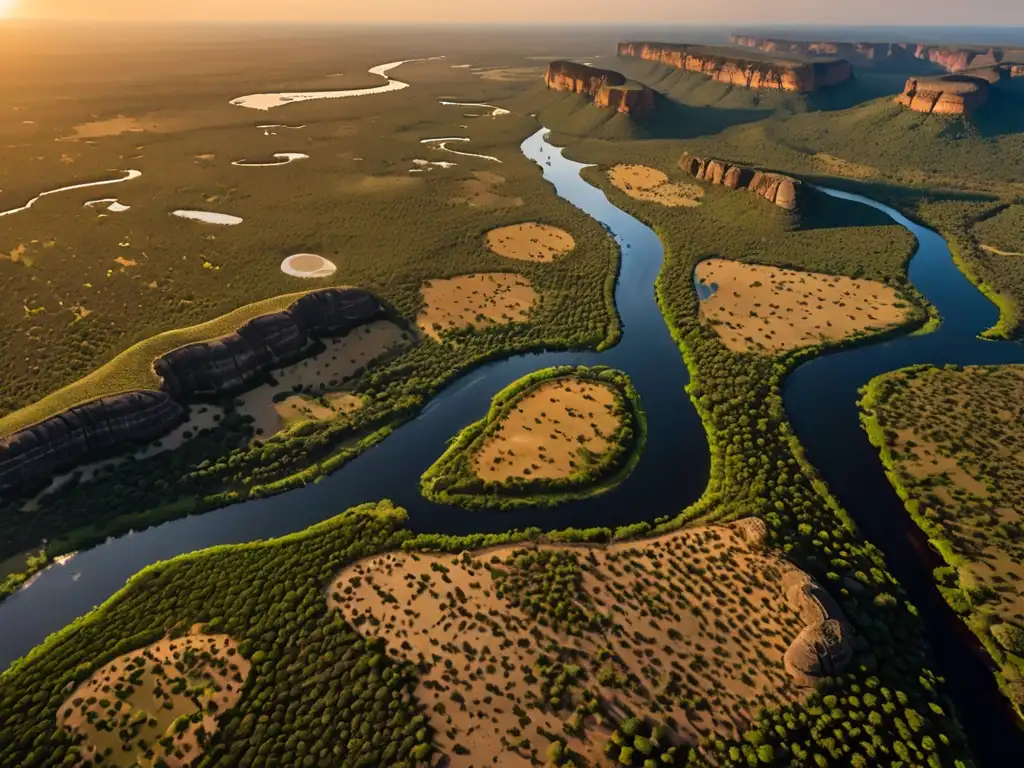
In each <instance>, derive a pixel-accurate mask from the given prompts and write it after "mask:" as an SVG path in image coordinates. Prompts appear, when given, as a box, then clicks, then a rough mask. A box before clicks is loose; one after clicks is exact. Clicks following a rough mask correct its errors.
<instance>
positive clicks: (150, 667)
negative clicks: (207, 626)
mask: <svg viewBox="0 0 1024 768" xmlns="http://www.w3.org/2000/svg"><path fill="white" fill-rule="evenodd" d="M249 670H250V664H249V662H248V661H247V660H246V659H244V658H242V656H241V655H240V654H239V653H238V652H237V644H236V643H235V641H234V640H232V639H231V638H230V637H228V636H227V635H204V634H190V635H187V636H185V637H180V638H177V639H171V638H164V639H163V640H160V641H158V642H156V643H154V644H153V645H150V646H146V647H145V648H140V649H139V650H136V651H131V652H130V653H126V654H124V655H122V656H118V657H117V658H116V659H114V660H113V661H111V662H110V663H108V664H105V665H104V666H103V667H101V668H100V669H98V670H97V671H96V672H94V673H93V674H92V676H91V677H90V678H89V679H88V680H86V681H85V682H84V683H82V684H81V685H80V686H78V688H76V689H75V691H74V692H73V693H72V694H71V695H70V696H69V697H68V698H67V700H66V701H65V702H64V705H63V706H62V707H61V711H60V712H59V713H58V714H57V724H58V726H60V727H62V728H64V729H66V730H68V731H69V732H71V733H75V734H79V735H81V736H84V739H85V741H84V744H83V749H82V756H83V757H85V758H87V759H91V760H95V759H96V757H97V754H98V753H104V752H107V753H108V755H107V758H106V761H105V762H104V764H105V765H117V766H133V765H136V764H143V765H145V764H150V763H152V762H153V760H154V758H147V757H146V752H147V748H145V747H143V746H142V745H141V743H142V742H143V741H144V742H145V743H146V744H147V745H149V748H151V749H153V750H154V752H155V755H156V757H162V758H163V760H164V761H165V762H166V764H167V765H168V766H170V768H179V766H185V765H189V764H191V763H192V762H193V761H195V760H196V758H198V757H199V755H200V754H202V749H201V747H200V746H199V741H198V731H199V729H203V730H204V731H205V732H206V734H208V735H209V734H213V733H216V731H217V716H218V715H219V714H221V713H223V712H225V711H226V710H229V709H231V708H232V707H234V706H235V704H236V703H237V702H238V700H239V698H241V695H242V687H243V686H244V685H245V680H246V678H247V677H248V676H249ZM192 716H195V717H196V720H197V722H191V720H189V719H188V718H190V717H192ZM179 718H180V719H179ZM107 726H109V727H107ZM122 731H126V732H127V733H126V735H128V738H127V739H125V740H124V741H122V736H121V732H122ZM129 734H130V735H129ZM164 736H170V737H171V738H172V739H173V747H172V748H171V750H170V752H167V751H166V750H165V748H164V747H163V746H162V745H160V744H158V743H157V742H158V740H159V739H162V738H163V737H164ZM125 744H128V745H130V747H129V749H127V750H125V749H123V745H125Z"/></svg>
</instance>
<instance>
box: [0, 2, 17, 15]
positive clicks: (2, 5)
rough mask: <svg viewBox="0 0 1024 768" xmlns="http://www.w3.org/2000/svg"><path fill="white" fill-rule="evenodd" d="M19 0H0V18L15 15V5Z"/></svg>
mask: <svg viewBox="0 0 1024 768" xmlns="http://www.w3.org/2000/svg"><path fill="white" fill-rule="evenodd" d="M17 2H18V0H0V19H6V18H7V17H8V16H13V15H14V14H13V11H14V6H15V4H16V3H17Z"/></svg>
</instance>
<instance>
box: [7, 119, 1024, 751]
mask: <svg viewBox="0 0 1024 768" xmlns="http://www.w3.org/2000/svg"><path fill="white" fill-rule="evenodd" d="M546 133H547V131H546V130H543V129H542V130H540V131H538V132H537V133H535V134H534V135H532V136H531V137H530V138H528V139H527V140H526V141H525V142H523V145H522V151H523V153H524V155H525V156H526V157H528V158H530V159H531V160H534V161H535V162H537V163H538V164H539V165H540V166H541V168H542V170H543V173H544V178H545V179H547V180H548V181H550V182H551V183H552V184H553V185H554V187H555V189H556V191H557V192H558V194H559V195H560V196H562V197H563V198H565V199H567V200H568V201H570V202H571V203H573V204H574V205H576V206H577V207H578V208H580V209H581V210H583V211H585V212H586V213H588V214H589V215H590V216H592V217H594V218H595V219H596V220H597V221H599V222H600V223H601V224H603V225H604V226H605V227H606V228H607V229H608V230H609V231H610V232H611V233H612V234H613V235H614V237H615V239H616V241H617V243H618V244H619V247H620V248H621V249H622V253H623V254H624V256H623V259H622V264H621V268H620V274H619V279H618V282H617V285H616V290H615V301H616V305H617V308H618V311H619V315H620V317H621V319H622V324H623V336H622V340H621V342H620V343H619V344H618V345H616V346H615V347H613V348H611V349H609V350H606V351H604V352H602V353H596V352H544V353H536V354H524V355H517V356H514V357H511V358H508V359H505V360H501V361H497V362H493V363H489V364H487V365H484V366H482V367H480V368H476V369H474V370H473V371H472V372H470V373H468V374H466V375H465V376H463V377H462V378H460V379H459V380H458V381H456V382H455V383H453V384H452V385H451V386H449V387H448V388H447V389H445V390H444V391H443V392H442V393H441V394H439V395H438V396H437V397H435V398H434V399H433V400H431V401H430V403H429V404H428V405H427V406H426V407H425V408H424V409H423V411H422V412H421V414H420V415H419V416H417V418H415V419H413V420H412V421H410V422H408V423H407V424H405V425H403V426H402V427H400V428H399V429H397V430H395V432H394V434H392V436H391V437H390V438H388V439H387V440H385V441H384V442H383V443H381V444H379V445H377V446H375V447H374V448H372V449H370V450H368V451H366V452H365V453H363V454H362V455H361V456H359V457H358V458H356V459H354V460H353V461H351V462H350V463H349V464H348V465H346V466H345V467H343V468H342V469H341V470H339V471H338V472H336V473H334V474H332V475H330V476H329V477H327V478H325V479H324V480H323V481H322V482H320V483H316V484H313V485H309V486H306V487H304V488H300V489H297V490H294V491H291V492H289V493H286V494H283V495H280V496H276V497H271V498H266V499H257V500H253V501H248V502H245V503H243V504H238V505H235V506H231V507H227V508H224V509H220V510H216V511H214V512H209V513H207V514H204V515H201V516H196V517H188V518H183V519H181V520H176V521H173V522H170V523H165V524H163V525H160V526H157V527H155V528H151V529H149V530H146V531H143V532H140V533H134V534H130V535H127V536H123V537H120V538H117V539H111V540H109V541H107V542H106V543H105V544H102V545H100V546H98V547H94V548H93V549H90V550H88V551H85V552H82V553H80V554H78V555H76V556H75V557H73V558H71V559H70V560H68V561H66V562H64V563H62V564H55V565H53V566H51V567H50V568H48V569H46V570H45V571H43V572H42V573H41V574H40V575H39V576H38V577H37V578H36V579H35V580H34V581H33V582H32V583H31V585H30V586H28V587H26V588H24V589H22V590H21V591H19V592H18V593H16V594H14V595H12V596H11V597H9V598H8V599H7V600H6V601H4V602H3V603H0V626H2V627H3V628H4V632H3V634H2V635H0V666H2V667H6V666H7V665H8V664H9V663H10V662H11V661H12V660H14V659H15V658H17V657H18V656H20V655H22V654H24V653H25V652H26V651H28V650H29V649H30V648H31V647H32V646H34V645H36V644H37V643H39V642H40V641H41V640H42V639H43V638H44V637H45V636H46V635H47V634H49V633H50V632H53V631H56V630H58V629H60V628H61V627H63V626H64V625H66V624H68V623H69V622H70V621H72V620H73V619H75V617H77V616H80V615H82V614H84V613H85V612H87V611H88V610H89V609H90V608H91V607H93V606H94V605H96V604H98V603H100V602H102V601H103V600H104V599H106V598H107V597H108V596H110V595H111V594H112V593H113V592H115V591H116V590H117V589H118V588H120V587H121V586H122V585H123V584H124V582H125V580H126V579H127V578H128V577H130V576H131V575H132V574H133V573H135V572H136V571H138V570H139V569H141V568H142V567H144V566H146V565H148V564H150V563H153V562H155V561H157V560H162V559H166V558H169V557H173V556H174V555H177V554H180V553H183V552H189V551H193V550H196V549H199V548H203V547H209V546H213V545H218V544H230V543H236V542H244V541H251V540H255V539H261V538H269V537H273V536H279V535H282V534H285V533H289V532H292V531H297V530H301V529H303V528H305V527H307V526H309V525H310V524H312V523H315V522H318V521H320V520H323V519H325V518H327V517H330V516H332V515H334V514H337V513H338V512H341V511H343V510H345V509H346V508H348V507H350V506H353V505H355V504H358V503H361V502H364V501H371V500H377V499H380V498H391V499H392V500H394V501H395V503H397V504H399V505H401V506H403V507H405V508H406V509H407V510H408V511H409V527H410V528H412V529H413V530H415V531H442V532H445V533H453V534H462V533H470V532H499V531H504V530H507V529H508V528H510V527H512V526H515V527H520V528H522V527H527V526H536V527H539V528H545V529H555V528H565V527H570V526H577V527H589V526H593V525H607V526H615V525H621V524H628V523H633V522H637V521H640V520H651V519H653V518H655V517H659V516H662V515H666V514H674V513H677V512H678V511H679V510H681V509H683V508H685V507H686V506H688V505H689V504H690V503H692V502H693V501H695V500H696V499H698V498H699V497H700V495H701V493H702V492H703V491H704V488H705V486H706V484H707V480H708V472H709V455H708V444H707V439H706V436H705V433H704V429H703V426H702V425H701V423H700V419H699V418H698V416H697V413H696V411H695V410H694V408H693V406H692V404H691V403H690V401H689V399H688V397H687V396H686V395H685V394H684V392H683V388H684V387H685V385H686V384H687V382H688V379H689V377H688V373H687V370H686V367H685V366H684V364H683V362H682V359H681V356H680V353H679V350H678V348H677V347H676V345H675V343H674V342H673V341H672V338H671V336H670V335H669V333H668V329H667V328H666V326H665V322H664V319H663V318H662V315H661V312H660V311H659V309H658V307H657V304H656V302H655V300H654V289H653V285H654V281H655V278H656V277H657V275H658V271H659V270H660V268H661V263H662V257H663V249H662V245H661V243H660V241H659V240H658V238H657V236H656V235H655V233H654V232H653V231H652V230H650V229H649V228H648V227H646V226H644V225H643V224H641V223H640V222H639V221H637V220H636V219H634V218H633V217H631V216H629V215H628V214H626V213H625V212H624V211H621V210H619V209H618V208H616V207H615V206H614V205H612V204H611V203H610V202H609V201H608V199H607V198H606V197H605V195H604V193H603V192H601V190H599V189H597V188H595V187H593V186H591V185H590V184H588V183H587V182H585V181H584V180H583V179H582V178H581V177H580V175H579V171H580V169H581V168H583V167H584V166H583V165H582V164H580V163H576V162H573V161H570V160H567V159H565V158H564V157H562V151H561V150H560V149H558V148H555V147H552V146H551V145H549V144H548V143H547V141H546V139H545V134H546ZM826 191H827V192H828V193H829V194H831V195H834V196H836V197H841V198H844V199H848V200H853V201H856V202H859V203H862V204H865V205H870V206H872V207H875V208H877V209H879V210H880V211H882V212H884V213H885V214H887V215H888V216H890V217H891V218H892V219H894V220H895V221H897V222H898V223H900V224H902V225H903V226H905V227H907V228H908V229H910V230H911V231H912V232H913V233H914V235H915V236H917V238H918V241H919V249H918V252H917V254H916V255H915V257H914V258H913V260H912V261H911V264H910V279H911V280H912V281H913V283H914V284H915V285H916V286H917V288H918V289H919V290H920V291H921V292H922V293H923V294H924V295H925V296H926V297H927V298H928V300H929V301H931V302H932V303H933V304H934V305H935V306H936V307H938V309H939V310H940V312H941V314H942V317H943V323H942V325H941V326H940V327H939V329H938V330H937V331H936V332H935V333H932V334H929V335H925V336H907V337H902V338H899V339H896V340H893V341H889V342H885V343H879V344H873V345H868V346H864V347H859V348H854V349H851V350H847V351H842V352H838V353H834V354H828V355H825V356H822V357H819V358H816V359H814V360H812V361H810V362H808V363H806V364H804V365H802V366H800V367H799V368H798V369H797V370H796V371H795V372H793V373H792V374H791V375H790V377H789V378H788V379H787V383H786V387H785V392H784V394H785V403H786V408H787V411H788V412H789V415H790V418H791V419H792V421H793V423H794V426H795V427H796V432H797V435H798V436H799V438H800V440H801V441H802V442H803V444H804V445H805V446H806V448H807V451H808V454H809V457H810V459H811V461H812V462H813V463H814V464H815V465H816V466H817V467H818V469H819V470H820V471H821V473H822V475H823V476H824V478H825V479H826V481H827V482H828V483H829V485H830V486H831V487H832V489H833V490H834V491H835V493H836V495H837V496H838V497H839V499H840V501H841V502H842V503H843V505H844V506H845V507H846V509H848V510H849V511H850V513H851V514H852V515H853V516H854V518H855V519H856V520H857V522H858V523H859V524H860V525H861V526H862V527H863V529H864V530H865V532H866V533H867V535H868V538H869V539H870V540H872V541H873V542H875V543H876V544H877V545H879V546H880V547H881V548H882V550H883V551H884V553H885V554H886V557H887V561H888V563H889V566H890V568H891V569H892V571H893V572H894V573H895V574H896V576H897V577H898V578H899V579H900V580H901V582H902V583H903V585H904V586H905V588H906V590H907V592H908V593H909V596H910V598H911V600H913V602H914V603H915V604H916V605H917V606H918V607H919V609H920V610H921V614H922V616H923V617H924V620H925V624H926V626H927V629H928V632H929V635H930V637H931V641H932V645H933V647H934V648H935V651H936V655H937V656H938V658H939V662H940V666H941V670H942V672H943V673H944V674H945V675H946V677H947V680H948V681H949V686H948V690H949V691H950V693H951V694H952V696H953V698H954V700H955V701H956V703H957V704H958V707H959V709H960V711H961V716H962V721H963V722H964V724H965V726H966V728H967V730H968V732H969V734H970V736H971V741H972V745H973V746H974V748H975V750H976V754H978V755H979V757H981V758H983V759H984V760H985V763H986V764H992V765H997V764H1001V763H1000V762H999V760H998V755H1005V754H1021V750H1022V747H1024V738H1022V735H1021V732H1020V731H1017V730H1016V728H1015V727H1014V724H1013V721H1012V718H1010V717H1008V716H1007V715H1008V712H1007V709H1006V708H1005V706H1004V702H1003V699H1002V698H1001V697H1000V695H999V694H998V692H997V691H996V690H995V682H994V680H993V678H992V677H991V674H990V673H989V672H988V671H987V669H986V668H985V662H984V661H983V660H982V657H979V656H978V655H976V654H975V653H974V652H973V650H972V644H971V642H970V641H971V640H973V638H972V637H970V636H969V635H968V636H965V634H964V633H963V632H958V631H957V630H958V628H959V627H960V625H959V623H958V620H957V619H956V618H955V616H953V614H952V613H951V611H949V610H948V609H947V608H946V607H945V603H943V602H942V601H941V599H939V597H938V593H937V592H936V590H935V589H934V587H933V586H932V584H931V580H930V573H929V571H930V565H928V564H925V565H922V562H921V554H920V553H919V552H918V551H916V550H915V549H914V544H913V541H912V539H911V538H910V536H909V534H910V531H911V526H910V525H909V519H908V517H907V515H906V514H905V513H904V511H903V509H902V505H901V503H900V502H899V499H898V498H897V497H896V496H895V494H894V493H893V492H892V491H891V489H890V487H889V485H888V482H887V481H886V479H885V475H884V473H883V472H882V469H881V464H880V462H879V459H878V455H877V453H876V452H875V450H874V449H873V448H872V447H871V446H870V444H869V443H868V441H867V439H866V437H865V435H864V434H863V432H862V431H861V429H860V426H859V422H858V413H857V409H856V399H857V388H858V387H859V386H861V385H862V384H864V383H866V382H867V381H868V380H869V379H870V378H871V377H872V376H874V375H876V374H878V373H882V372H884V371H888V370H892V369H894V368H899V367H903V366H906V365H910V364H913V363H920V362H931V363H938V364H941V363H945V362H956V363H1006V362H1024V347H1022V346H1020V345H1015V344H1004V343H995V342H985V341H980V340H978V339H977V338H976V334H977V333H978V332H979V331H981V330H983V329H985V328H987V327H989V326H991V325H993V324H994V323H995V321H996V319H997V314H998V312H997V310H996V308H995V307H994V306H993V305H992V304H991V303H990V302H988V300H986V299H985V298H984V297H983V296H982V295H981V294H980V293H979V292H978V291H977V290H976V289H975V288H974V287H973V286H972V285H971V284H970V283H969V282H968V281H967V280H966V279H965V278H964V277H963V275H962V274H961V273H960V272H959V270H957V268H956V267H955V265H954V264H953V262H952V258H951V257H950V254H949V250H948V249H947V247H946V244H945V242H944V241H943V240H942V238H941V237H939V236H938V235H937V234H936V233H934V232H931V231H930V230H927V229H925V228H923V227H920V226H918V225H916V224H913V223H912V222H910V221H908V220H907V219H906V218H904V217H903V216H901V215H900V214H899V213H898V212H896V211H895V210H893V209H891V208H888V207H886V206H884V205H881V204H879V203H876V202H874V201H871V200H868V199H866V198H863V197H860V196H857V195H851V194H847V193H844V192H839V191H835V190H826ZM627 249H628V250H627ZM598 363H600V364H604V365H609V366H613V367H616V368H620V369H622V370H624V371H626V372H627V373H628V374H629V376H630V378H631V379H632V381H633V383H634V385H635V386H636V388H637V390H638V391H639V393H640V397H641V399H642V401H643V404H644V407H645V409H646V410H647V412H648V414H649V416H650V418H649V430H648V440H647V447H646V450H645V451H644V454H643V456H642V457H641V459H640V462H639V463H638V465H637V467H636V469H635V471H634V472H633V474H632V475H631V476H630V477H629V478H628V479H627V480H626V481H625V482H624V483H623V484H621V485H620V486H619V487H617V488H615V489H613V490H611V491H609V492H608V493H605V494H602V495H599V496H596V497H592V498H589V499H585V500H582V501H578V502H575V503H572V504H569V505H566V506H562V507H558V508H557V509H556V510H543V509H538V510H521V511H516V512H513V513H509V512H505V513H502V512H497V511H493V512H490V511H485V512H479V511H478V512H469V511H466V510H461V509H457V508H452V507H446V506H442V505H438V504H434V503H432V502H429V501H427V500H425V499H423V498H422V497H421V496H420V494H419V476H420V475H421V474H422V472H423V471H424V470H425V469H426V468H427V467H428V466H429V465H430V464H431V463H432V462H433V461H434V460H435V459H436V458H437V457H438V456H439V455H440V454H441V453H442V451H443V450H444V448H445V446H446V444H447V440H448V439H449V438H450V437H451V436H452V435H454V434H455V433H456V432H458V431H459V429H461V428H462V427H464V426H465V425H466V424H468V423H469V422H471V421H474V420H476V419H479V418H481V417H482V416H483V414H484V413H485V412H486V411H487V408H488V406H489V404H490V399H491V397H492V396H493V394H494V393H495V392H497V391H498V390H500V389H501V388H502V387H504V386H506V385H507V384H509V383H511V382H512V381H514V380H515V379H517V378H519V377H520V376H522V375H524V374H526V373H528V372H530V371H533V370H536V369H537V368H541V367H545V366H550V365H560V364H576V365H579V364H598ZM993 750H996V751H995V752H993Z"/></svg>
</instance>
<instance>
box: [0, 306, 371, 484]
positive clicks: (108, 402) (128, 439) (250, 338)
mask: <svg viewBox="0 0 1024 768" xmlns="http://www.w3.org/2000/svg"><path fill="white" fill-rule="evenodd" d="M385 315H386V312H385V309H384V307H383V306H382V305H381V303H380V302H379V301H378V300H377V299H376V297H374V296H373V294H371V293H369V292H367V291H364V290H361V289H358V288H330V289H327V290H322V291H314V292H312V293H308V294H306V295H304V296H302V297H300V298H299V299H297V300H296V301H295V302H293V303H292V304H291V306H289V307H288V309H287V310H285V311H284V312H277V313H274V314H269V315H264V316H262V317H257V318H254V319H252V320H250V321H249V322H247V323H246V324H245V325H243V326H241V327H240V328H239V329H238V330H237V331H235V332H234V333H232V334H230V335H228V336H224V337H222V338H219V339H214V340H212V341H207V342H200V343H197V344H189V345H187V346H184V347H180V348H179V349H176V350H173V351H172V352H168V353H167V354H166V355H163V356H162V357H159V358H157V359H156V360H154V361H153V369H154V370H155V371H156V373H157V374H158V375H159V376H160V377H161V379H162V386H163V390H164V391H161V392H154V391H149V390H146V391H133V392H125V393H123V394H119V395H113V396H110V397H103V398H99V399H97V400H91V401H89V402H86V403H82V404H80V405H76V406H74V407H72V408H69V409H68V410H66V411H64V412H62V413H60V414H58V415H57V416H53V417H52V418H49V419H46V420H45V421H42V422H39V423H38V424H34V425H32V426H31V427H27V428H25V429H23V430H20V431H18V432H15V433H14V434H12V435H10V436H8V437H6V438H0V488H12V487H17V486H21V485H25V484H28V483H31V482H34V481H39V480H43V479H45V478H47V477H50V476H51V475H53V474H54V473H55V472H56V471H57V470H59V469H62V468H67V467H73V466H74V465H76V464H80V463H82V462H84V461H87V460H89V459H92V458H95V457H96V455H97V454H101V453H102V452H104V451H107V450H110V449H111V448H116V447H118V446H120V445H122V444H129V443H146V442H149V441H151V440H155V439H156V438H158V437H160V436H161V435H163V434H165V433H167V432H168V431H170V430H171V429H173V428H174V427H175V426H176V425H177V424H179V423H180V422H181V421H182V420H183V419H184V417H185V408H184V407H183V406H182V405H181V404H180V403H179V402H177V401H178V400H184V399H186V398H188V397H189V396H192V395H209V394H215V393H218V392H225V391H231V390H236V389H240V388H242V387H245V386H246V385H247V384H250V383H252V382H253V381H255V380H256V379H258V378H260V377H261V376H263V375H264V374H265V373H266V372H267V371H269V370H271V369H273V368H276V367H279V366H281V365H284V364H285V363H288V362H291V361H294V360H296V359H298V358H300V357H302V356H303V354H305V353H306V351H307V350H308V348H309V346H310V344H311V343H312V342H313V341H314V340H315V339H317V338H318V337H320V336H332V335H338V334H342V333H346V332H348V331H350V330H352V329H353V328H355V327H357V326H359V325H362V324H363V323H367V322H370V321H372V320H375V319H377V318H380V317H383V316H385Z"/></svg>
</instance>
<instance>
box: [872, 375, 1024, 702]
mask: <svg viewBox="0 0 1024 768" xmlns="http://www.w3.org/2000/svg"><path fill="white" fill-rule="evenodd" d="M1022 399H1024V368H1021V367H989V368H963V369H957V368H954V367H949V368H945V369H941V368H932V367H929V366H919V367H914V368H906V369H903V370H901V371H896V372H893V373H889V374H885V375H884V376H879V377H877V378H875V379H872V381H871V382H870V384H869V385H868V386H867V387H866V390H865V392H864V398H863V399H862V401H861V403H860V406H861V409H862V411H861V419H862V421H863V422H864V425H865V427H866V428H867V430H868V436H869V437H870V439H871V442H872V444H873V445H875V446H876V447H877V448H878V449H879V450H880V452H881V455H882V461H883V463H884V464H885V467H886V474H887V475H888V477H889V480H890V482H891V483H892V484H893V487H894V488H895V489H896V491H897V493H899V495H900V498H901V499H903V502H904V504H905V506H906V508H907V511H908V512H909V513H910V515H911V517H912V518H913V519H914V522H915V523H917V525H918V526H919V527H920V528H921V530H922V531H924V533H925V534H926V535H927V536H928V540H929V543H930V544H931V546H932V548H933V549H934V550H935V551H937V552H938V553H939V554H940V555H941V556H942V558H943V559H944V560H945V561H946V563H947V567H943V568H936V569H935V571H934V574H935V578H936V580H937V581H938V582H939V585H940V586H939V590H940V591H941V592H942V594H943V596H944V597H945V598H946V600H947V601H948V602H949V604H950V605H951V606H952V607H953V608H954V610H956V611H957V613H959V614H961V616H962V617H963V619H964V621H965V623H966V624H967V626H968V627H970V629H971V631H973V632H974V633H975V634H976V635H977V636H978V638H979V639H980V640H981V642H982V643H983V644H984V645H985V647H986V649H988V651H989V653H990V655H991V656H992V658H993V659H994V660H995V662H996V663H997V665H998V672H997V677H998V679H999V684H1000V687H1001V688H1002V690H1003V691H1004V692H1005V693H1006V695H1007V696H1008V697H1009V698H1010V700H1011V701H1012V702H1013V704H1014V706H1015V707H1016V709H1017V711H1018V713H1024V643H1022V642H1021V641H1022V640H1024V586H1022V583H1024V546H1022V541H1024V521H1022V519H1021V515H1020V512H1019V511H1018V508H1019V504H1020V499H1021V498H1024V474H1022V472H1021V466H1020V461H1019V459H1020V457H1021V455H1024V438H1022V436H1021V434H1020V416H1021V407H1020V403H1021V401H1022Z"/></svg>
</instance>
